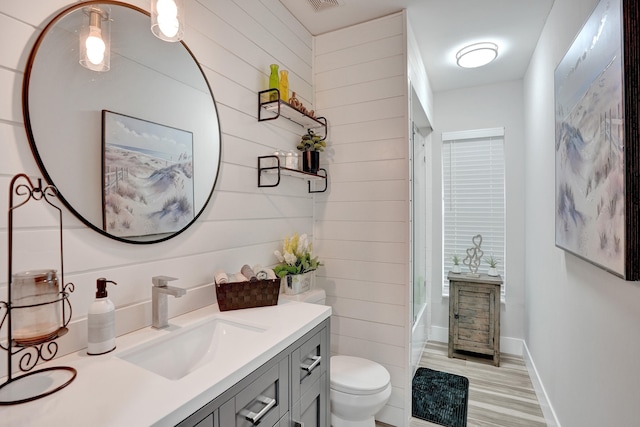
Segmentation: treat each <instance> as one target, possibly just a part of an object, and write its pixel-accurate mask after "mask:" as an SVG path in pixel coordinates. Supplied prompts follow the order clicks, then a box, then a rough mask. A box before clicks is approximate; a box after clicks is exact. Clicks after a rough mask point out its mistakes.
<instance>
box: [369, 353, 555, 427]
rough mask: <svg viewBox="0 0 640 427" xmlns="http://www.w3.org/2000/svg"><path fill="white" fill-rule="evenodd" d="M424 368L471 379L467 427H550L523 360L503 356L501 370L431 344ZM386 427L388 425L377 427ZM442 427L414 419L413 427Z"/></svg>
mask: <svg viewBox="0 0 640 427" xmlns="http://www.w3.org/2000/svg"><path fill="white" fill-rule="evenodd" d="M420 366H424V367H427V368H431V369H435V370H438V371H444V372H450V373H452V374H457V375H462V376H465V377H467V378H468V379H469V410H468V416H467V427H546V425H547V424H546V423H545V420H544V415H543V414H542V410H541V409H540V405H539V404H538V399H537V398H536V394H535V391H534V389H533V385H532V384H531V379H530V378H529V373H528V371H527V367H526V366H525V364H524V360H523V359H522V357H519V356H513V355H510V354H504V353H502V354H501V355H500V367H499V368H497V367H495V366H493V364H492V361H491V359H484V358H477V357H471V356H470V357H468V358H467V360H461V359H455V358H454V359H449V358H448V357H447V344H445V343H435V342H429V343H428V344H427V346H426V348H425V350H424V353H423V355H422V359H421V360H420ZM377 425H378V426H380V427H381V426H385V425H384V424H377ZM432 426H435V427H438V426H439V425H438V424H433V423H430V422H427V421H423V420H420V419H417V418H412V419H411V422H410V423H409V427H432Z"/></svg>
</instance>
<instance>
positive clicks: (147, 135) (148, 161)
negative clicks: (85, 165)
mask: <svg viewBox="0 0 640 427" xmlns="http://www.w3.org/2000/svg"><path fill="white" fill-rule="evenodd" d="M102 146H103V150H102V152H103V155H102V212H103V228H104V230H105V231H107V232H108V233H110V234H112V235H115V236H119V237H133V236H136V237H139V236H157V235H160V234H163V233H172V232H176V231H178V230H181V229H182V228H184V227H185V226H186V225H187V224H189V223H190V222H191V221H192V220H193V218H194V203H193V200H194V195H193V135H192V133H191V132H188V131H184V130H180V129H175V128H172V127H169V126H164V125H160V124H157V123H153V122H149V121H146V120H141V119H137V118H135V117H130V116H126V115H123V114H118V113H114V112H112V111H107V110H103V111H102Z"/></svg>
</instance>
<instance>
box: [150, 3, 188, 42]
mask: <svg viewBox="0 0 640 427" xmlns="http://www.w3.org/2000/svg"><path fill="white" fill-rule="evenodd" d="M151 32H152V33H153V35H155V36H156V37H158V38H159V39H160V40H164V41H167V42H178V41H180V40H182V36H183V35H184V5H183V0H151Z"/></svg>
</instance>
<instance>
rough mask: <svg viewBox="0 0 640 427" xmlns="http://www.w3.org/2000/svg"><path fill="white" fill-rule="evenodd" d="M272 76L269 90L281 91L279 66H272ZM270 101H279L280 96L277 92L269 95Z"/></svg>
mask: <svg viewBox="0 0 640 427" xmlns="http://www.w3.org/2000/svg"><path fill="white" fill-rule="evenodd" d="M270 67H271V74H270V75H269V89H278V90H280V78H279V77H278V64H271V65H270ZM269 100H270V101H277V100H278V94H277V92H272V93H270V94H269Z"/></svg>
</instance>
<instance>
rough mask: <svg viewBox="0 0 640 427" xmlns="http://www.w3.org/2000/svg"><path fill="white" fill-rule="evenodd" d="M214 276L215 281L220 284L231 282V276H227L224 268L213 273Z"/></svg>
mask: <svg viewBox="0 0 640 427" xmlns="http://www.w3.org/2000/svg"><path fill="white" fill-rule="evenodd" d="M213 277H214V279H215V282H216V283H217V284H219V285H221V284H223V283H228V282H229V276H227V273H225V272H224V271H223V270H216V272H215V273H213Z"/></svg>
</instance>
